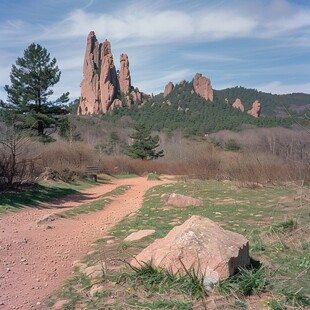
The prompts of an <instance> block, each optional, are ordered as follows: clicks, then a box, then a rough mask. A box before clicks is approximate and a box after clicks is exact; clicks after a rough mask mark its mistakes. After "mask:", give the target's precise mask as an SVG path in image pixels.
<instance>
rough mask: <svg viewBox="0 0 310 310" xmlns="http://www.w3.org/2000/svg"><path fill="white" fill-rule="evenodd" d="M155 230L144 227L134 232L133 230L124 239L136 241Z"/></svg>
mask: <svg viewBox="0 0 310 310" xmlns="http://www.w3.org/2000/svg"><path fill="white" fill-rule="evenodd" d="M154 232H155V230H154V229H144V230H139V231H136V232H133V233H132V234H130V235H129V236H127V237H126V238H125V239H124V241H127V242H130V241H136V240H140V239H142V238H144V237H147V236H149V235H152V234H154Z"/></svg>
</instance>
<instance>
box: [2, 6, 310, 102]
mask: <svg viewBox="0 0 310 310" xmlns="http://www.w3.org/2000/svg"><path fill="white" fill-rule="evenodd" d="M92 30H93V31H95V33H96V35H97V38H98V40H99V41H100V42H103V41H104V40H105V39H106V38H107V39H108V40H109V41H110V42H111V44H112V53H113V55H114V62H115V64H116V66H117V67H119V55H120V54H121V53H127V54H128V56H129V61H130V71H131V76H132V84H133V85H134V86H135V87H139V89H140V90H142V91H144V92H147V93H152V92H153V93H154V94H156V93H159V92H161V91H163V89H164V86H165V84H166V83H167V82H169V81H172V82H174V83H177V82H179V81H181V80H183V79H185V80H191V79H192V78H193V76H194V75H195V73H196V72H201V73H202V74H204V75H205V76H207V77H209V78H210V79H211V83H212V86H213V88H214V89H223V88H226V87H233V86H244V87H249V88H256V89H258V90H262V91H267V92H272V93H278V94H283V93H292V92H305V93H310V1H308V0H294V1H293V0H251V1H249V0H238V1H237V0H222V1H221V0H187V1H185V0H157V1H156V0H130V1H121V0H113V1H111V0H108V1H106V0H1V1H0V98H1V99H3V100H5V99H6V93H5V91H4V90H3V86H4V85H5V84H9V83H10V80H9V74H10V70H11V66H12V64H13V63H15V61H16V59H17V57H19V56H22V55H23V51H24V49H26V48H27V47H28V46H29V45H30V44H31V43H32V42H35V43H38V44H41V45H42V46H43V47H45V48H47V50H48V51H49V52H50V53H51V56H52V57H55V58H56V59H57V63H58V65H59V68H60V69H61V71H62V76H61V80H60V82H59V83H58V84H57V86H56V87H55V94H56V95H59V94H60V93H63V92H65V91H70V93H71V98H72V99H74V98H77V97H78V96H79V95H80V82H81V80H82V78H83V72H82V67H83V58H84V53H85V47H86V38H87V35H88V33H89V31H92Z"/></svg>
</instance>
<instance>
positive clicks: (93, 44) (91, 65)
mask: <svg viewBox="0 0 310 310" xmlns="http://www.w3.org/2000/svg"><path fill="white" fill-rule="evenodd" d="M99 74H100V75H99ZM83 76H84V77H83V80H82V82H81V99H80V105H79V107H78V114H79V115H83V114H93V113H99V112H104V113H106V112H107V111H108V110H109V109H110V106H111V105H112V102H113V101H114V99H115V97H116V94H117V91H118V81H117V75H116V69H115V66H114V61H113V55H112V52H111V44H110V42H109V41H107V40H105V42H104V43H103V44H99V43H98V40H97V38H96V35H95V33H94V32H93V31H91V32H90V33H89V35H88V37H87V45H86V52H85V58H84V67H83Z"/></svg>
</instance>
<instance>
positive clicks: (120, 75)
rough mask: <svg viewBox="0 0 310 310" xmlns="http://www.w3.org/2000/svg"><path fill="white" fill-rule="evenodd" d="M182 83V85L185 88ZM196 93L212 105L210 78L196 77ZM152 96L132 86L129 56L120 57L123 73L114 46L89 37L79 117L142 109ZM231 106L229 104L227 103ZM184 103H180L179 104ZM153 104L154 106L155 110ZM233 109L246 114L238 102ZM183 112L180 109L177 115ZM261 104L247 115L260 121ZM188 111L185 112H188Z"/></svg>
mask: <svg viewBox="0 0 310 310" xmlns="http://www.w3.org/2000/svg"><path fill="white" fill-rule="evenodd" d="M184 83H186V82H185V81H181V82H180V83H179V84H180V85H185V84H184ZM174 88H175V86H174V84H173V83H172V82H169V83H168V84H167V85H166V87H165V90H164V93H163V97H164V98H165V97H167V96H168V95H169V94H171V93H173V90H174ZM194 93H196V94H197V95H198V96H200V97H202V98H204V99H205V100H206V101H209V102H211V103H212V102H213V100H214V92H213V89H212V86H211V81H210V79H209V78H207V77H205V76H203V75H202V74H201V73H196V75H195V76H194V78H193V81H192V90H191V94H194ZM151 98H153V96H149V95H147V94H145V93H142V92H140V91H139V89H137V88H134V87H133V86H132V85H131V75H130V70H129V59H128V55H127V54H121V55H120V70H119V71H117V70H116V68H115V65H114V60H113V54H112V50H111V44H110V42H109V41H108V40H105V41H104V42H103V43H99V42H98V40H97V38H96V35H95V32H94V31H91V32H90V33H89V35H88V37H87V44H86V51H85V57H84V66H83V80H82V82H81V97H80V102H79V106H78V111H77V114H78V115H91V114H98V113H107V112H109V111H111V110H113V109H115V108H121V107H122V106H124V105H127V106H128V107H129V108H130V107H131V105H132V104H137V105H138V107H142V106H143V105H144V104H145V103H146V102H147V101H148V100H149V99H151ZM225 102H226V103H228V100H227V101H226V100H225ZM180 103H181V102H180ZM164 104H166V105H167V106H170V105H171V102H170V101H169V100H167V101H165V102H164ZM153 106H154V104H152V107H153ZM232 107H234V108H236V109H239V110H241V111H242V112H244V106H243V104H242V103H241V100H240V99H239V98H237V99H236V100H235V102H234V103H233V104H232ZM183 110H184V109H183V108H181V107H180V105H178V108H177V111H183ZM260 110H261V104H260V102H259V101H257V100H256V101H255V102H254V103H253V106H252V109H251V110H249V111H248V114H249V115H251V116H254V117H259V115H260ZM187 111H189V108H186V112H187Z"/></svg>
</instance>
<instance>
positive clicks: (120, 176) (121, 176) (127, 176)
mask: <svg viewBox="0 0 310 310" xmlns="http://www.w3.org/2000/svg"><path fill="white" fill-rule="evenodd" d="M111 176H112V177H113V178H115V179H131V178H137V177H138V175H137V174H135V173H123V174H111Z"/></svg>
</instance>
